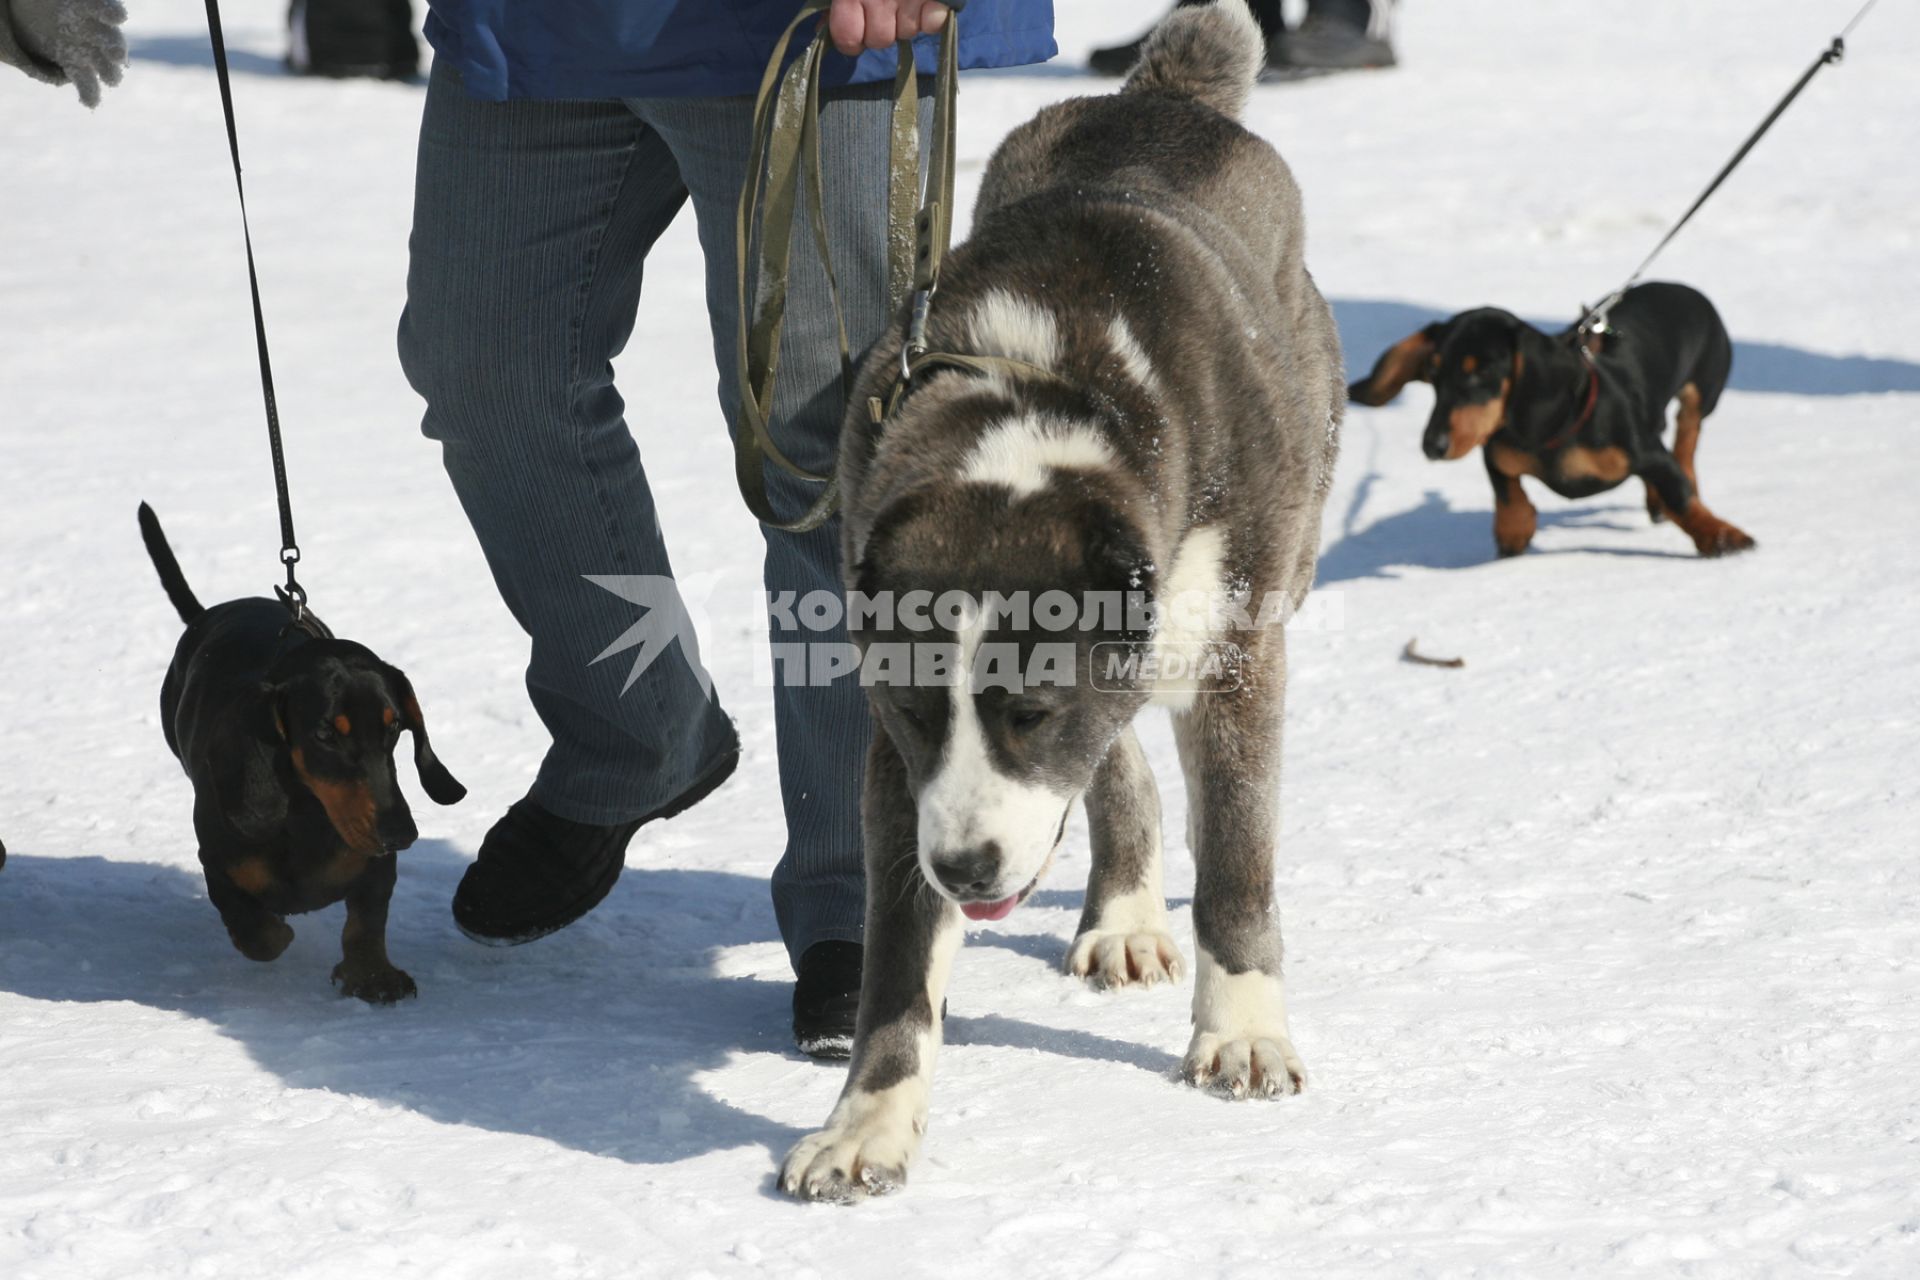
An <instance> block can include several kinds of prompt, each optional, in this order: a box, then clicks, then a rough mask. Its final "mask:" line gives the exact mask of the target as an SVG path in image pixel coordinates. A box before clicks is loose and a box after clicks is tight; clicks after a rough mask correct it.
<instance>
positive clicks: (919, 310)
mask: <svg viewBox="0 0 1920 1280" xmlns="http://www.w3.org/2000/svg"><path fill="white" fill-rule="evenodd" d="M932 310H933V290H932V289H915V290H914V291H913V317H912V319H910V320H908V321H907V340H906V342H905V343H904V344H902V346H901V348H900V381H902V382H911V381H912V380H913V360H914V357H915V356H922V355H925V354H926V352H927V315H928V313H930V312H931V311H932Z"/></svg>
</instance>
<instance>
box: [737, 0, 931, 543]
mask: <svg viewBox="0 0 1920 1280" xmlns="http://www.w3.org/2000/svg"><path fill="white" fill-rule="evenodd" d="M830 4H831V0H805V3H804V4H802V5H801V8H800V12H799V13H798V14H797V15H796V16H795V17H794V19H793V21H792V22H791V23H789V24H788V25H787V28H786V30H785V31H784V32H782V33H781V36H780V39H779V42H778V43H777V44H775V46H774V50H773V56H772V58H771V59H769V61H768V63H767V70H766V73H765V74H764V75H763V76H762V77H761V81H760V91H759V93H758V95H757V96H756V97H755V100H754V110H753V139H752V142H751V145H750V148H749V150H748V153H747V180H746V183H745V185H744V186H743V187H742V190H741V193H740V206H739V210H738V213H737V215H736V218H735V223H734V260H735V263H736V267H737V271H736V275H737V280H736V288H737V297H736V303H737V315H738V319H737V324H738V328H737V330H736V339H737V345H738V368H737V373H738V379H739V387H740V413H739V422H738V424H737V426H736V429H735V432H734V478H735V480H736V481H737V482H738V484H739V487H740V496H741V497H742V498H743V499H745V501H746V504H747V509H748V510H749V511H751V512H752V513H753V514H754V516H755V517H756V518H757V519H758V520H759V521H760V522H761V523H762V524H765V525H766V526H768V527H769V528H773V529H779V530H781V531H783V532H786V533H805V532H807V531H808V530H811V529H816V528H818V527H819V526H820V525H822V524H824V523H826V521H827V520H828V519H830V518H831V517H832V516H833V514H834V512H835V511H837V510H838V509H839V505H840V485H839V481H838V479H837V477H836V476H834V475H833V474H832V473H831V472H828V473H826V474H818V473H815V472H813V471H809V470H808V469H806V468H805V467H802V466H800V465H799V464H798V463H796V462H794V461H793V460H792V459H791V458H789V457H788V456H787V455H786V454H785V453H784V452H783V451H782V450H781V448H780V446H779V445H778V444H777V443H776V442H775V441H774V439H773V434H772V431H771V429H770V422H771V417H772V413H773V397H774V388H775V385H776V383H777V381H778V377H779V372H780V333H781V330H782V327H783V326H784V324H785V320H786V309H787V285H788V276H789V269H790V266H791V263H790V257H791V252H790V251H791V244H792V239H793V220H794V217H795V214H796V208H797V205H798V201H799V193H800V188H801V184H802V183H804V184H805V186H806V190H807V196H808V200H809V202H810V205H811V209H810V215H811V216H810V217H809V218H808V222H810V223H811V224H812V227H813V241H814V249H815V251H816V252H818V253H819V255H820V263H821V266H822V268H823V269H824V270H825V272H826V277H827V294H828V297H829V299H830V300H831V302H832V305H833V315H834V324H835V327H836V328H837V329H838V333H839V342H840V378H841V391H842V395H843V397H845V398H849V399H850V398H851V397H852V394H853V359H852V353H851V351H850V350H849V344H848V341H847V324H846V315H845V312H844V310H843V309H842V307H841V305H840V288H839V283H838V280H837V279H836V277H835V274H834V268H833V254H832V251H831V249H830V247H829V245H828V237H827V228H826V213H825V209H826V202H825V199H824V196H825V191H824V187H823V183H822V179H821V162H820V66H821V61H822V59H823V58H824V57H825V54H826V50H827V47H828V44H829V37H828V34H827V30H826V25H825V23H824V22H822V23H820V24H819V27H820V29H819V31H818V32H817V33H816V34H815V35H814V36H813V38H812V39H811V40H810V41H809V43H808V44H807V47H806V48H805V49H804V50H803V51H802V52H801V54H800V56H799V57H798V58H796V59H795V60H794V61H793V63H792V64H791V65H787V52H788V50H789V48H790V47H791V46H792V43H793V39H794V36H795V33H796V32H798V31H799V30H800V28H801V27H802V26H803V25H804V24H806V23H808V22H810V21H815V20H816V19H818V18H819V17H820V15H822V14H824V13H825V12H826V10H827V9H828V7H829V5H830ZM895 57H896V59H897V66H896V68H895V71H894V82H893V124H892V130H891V134H890V137H889V161H890V163H891V168H892V173H891V174H890V176H889V180H888V188H887V289H888V298H889V301H890V305H891V306H898V305H899V304H900V303H901V302H902V301H904V299H905V298H906V296H907V293H908V291H909V287H911V288H912V289H914V290H922V289H924V291H925V292H926V293H927V294H928V295H931V293H932V290H933V286H934V283H935V281H936V280H937V278H938V272H939V263H940V260H941V259H942V258H943V257H944V256H945V253H946V248H947V239H948V237H949V236H950V234H951V220H950V219H951V209H952V204H953V154H954V142H953V114H954V113H953V101H954V94H955V81H956V80H957V78H958V72H959V17H958V15H957V14H955V13H951V12H950V13H949V14H948V15H947V23H946V27H945V28H944V30H943V31H942V33H941V36H940V62H939V72H938V75H937V77H936V80H935V85H934V124H933V131H934V136H933V140H932V154H931V156H930V158H929V174H928V182H927V189H926V195H925V198H924V200H923V199H922V198H921V193H920V160H919V150H920V127H919V123H920V121H919V93H918V78H917V75H916V69H915V65H914V56H913V45H912V43H911V42H909V41H904V40H903V41H901V42H900V44H899V45H898V47H897V49H896V53H895ZM916 210H917V212H916ZM756 237H757V238H756ZM756 245H757V248H758V253H757V254H755V253H754V249H755V247H756ZM909 246H912V249H911V250H910V249H909ZM749 264H751V265H752V270H749ZM923 280H924V281H925V284H924V285H923V284H922V281H923ZM756 287H757V288H758V291H759V293H760V298H759V302H758V305H757V306H755V305H753V293H754V291H755V289H756ZM750 315H751V323H749V316H750ZM768 463H771V464H772V465H774V466H775V467H778V468H779V469H780V470H782V471H784V472H786V473H787V474H788V475H791V476H794V477H796V478H798V479H801V480H805V481H808V482H809V483H813V484H820V485H824V486H825V488H824V489H823V490H822V491H821V493H820V495H819V497H817V498H816V499H815V500H814V501H813V503H812V504H811V505H810V506H809V507H808V508H807V510H806V511H805V512H803V513H802V514H801V515H800V516H799V517H798V518H797V519H794V520H783V519H781V518H780V517H779V516H778V515H777V514H776V513H775V511H774V509H773V504H772V502H771V501H770V499H769V498H768V496H767V482H766V466H767V464H768Z"/></svg>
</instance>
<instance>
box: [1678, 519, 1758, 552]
mask: <svg viewBox="0 0 1920 1280" xmlns="http://www.w3.org/2000/svg"><path fill="white" fill-rule="evenodd" d="M1693 545H1694V546H1695V547H1697V548H1699V550H1700V554H1701V555H1703V556H1706V557H1707V558H1708V559H1713V558H1715V557H1718V556H1730V555H1735V554H1737V553H1739V552H1742V551H1751V550H1753V549H1754V548H1755V547H1757V546H1759V545H1760V544H1759V543H1757V542H1755V541H1754V540H1753V538H1752V536H1751V535H1749V534H1748V533H1747V532H1746V531H1744V530H1742V529H1736V528H1735V527H1734V526H1732V525H1730V524H1728V523H1727V522H1726V521H1724V520H1716V521H1714V522H1713V523H1712V524H1711V525H1708V526H1707V527H1706V528H1704V529H1702V530H1700V531H1699V532H1698V533H1696V534H1694V538H1693Z"/></svg>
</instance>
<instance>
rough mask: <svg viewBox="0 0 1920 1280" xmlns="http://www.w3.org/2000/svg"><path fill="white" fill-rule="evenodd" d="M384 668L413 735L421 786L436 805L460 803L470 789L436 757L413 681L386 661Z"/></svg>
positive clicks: (416, 767)
mask: <svg viewBox="0 0 1920 1280" xmlns="http://www.w3.org/2000/svg"><path fill="white" fill-rule="evenodd" d="M380 665H381V670H382V672H383V673H384V674H385V675H386V677H387V682H388V684H389V686H390V687H391V689H392V692H393V700H394V701H395V702H397V703H399V704H400V716H401V723H403V724H404V725H406V727H407V729H408V730H409V731H410V732H411V733H412V734H413V767H414V769H415V771H416V772H418V773H419V775H420V785H421V786H422V787H423V788H425V789H426V793H427V795H428V796H429V797H431V798H432V800H433V801H434V802H435V803H436V804H458V803H459V802H460V801H461V800H462V799H463V798H465V796H466V794H467V789H466V788H465V787H463V786H461V785H460V781H459V779H457V778H455V777H454V776H453V775H452V774H451V773H448V772H447V766H445V765H443V764H441V763H440V757H439V756H436V755H435V754H433V743H432V742H430V741H428V739H427V722H426V720H425V718H424V717H422V716H421V714H420V700H419V699H418V698H416V697H414V696H413V682H412V681H411V680H408V679H407V674H406V672H404V671H402V670H400V668H398V667H392V666H388V665H387V664H386V663H384V662H383V663H381V664H380Z"/></svg>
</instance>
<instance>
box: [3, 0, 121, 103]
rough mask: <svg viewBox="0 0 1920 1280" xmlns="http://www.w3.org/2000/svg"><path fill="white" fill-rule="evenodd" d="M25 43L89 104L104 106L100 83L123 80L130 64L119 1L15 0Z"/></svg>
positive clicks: (17, 30)
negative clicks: (124, 72) (71, 82)
mask: <svg viewBox="0 0 1920 1280" xmlns="http://www.w3.org/2000/svg"><path fill="white" fill-rule="evenodd" d="M11 5H12V12H13V30H14V34H15V35H17V36H18V37H19V39H20V47H21V48H23V49H25V50H26V51H27V52H28V53H30V54H32V55H33V56H34V57H36V58H39V59H41V60H42V61H44V62H48V63H51V64H52V65H53V66H54V67H55V68H57V69H58V70H59V72H60V73H61V74H62V75H63V76H64V77H65V78H66V79H68V80H71V81H73V87H74V89H75V90H77V91H78V92H79V94H80V101H81V102H83V103H85V104H86V105H87V106H89V107H97V106H99V105H100V86H101V85H102V84H103V83H104V84H109V85H115V84H119V83H120V69H121V68H122V67H124V66H125V65H126V63H127V38H126V36H125V35H123V34H121V31H120V24H121V23H123V22H125V21H126V20H127V11H126V8H125V7H124V6H123V5H122V4H121V3H120V0H11Z"/></svg>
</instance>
